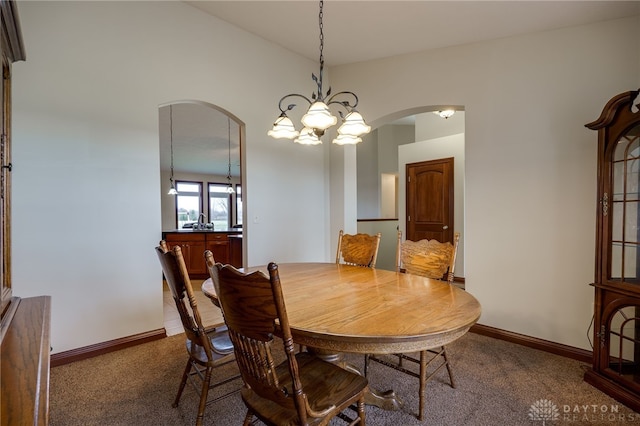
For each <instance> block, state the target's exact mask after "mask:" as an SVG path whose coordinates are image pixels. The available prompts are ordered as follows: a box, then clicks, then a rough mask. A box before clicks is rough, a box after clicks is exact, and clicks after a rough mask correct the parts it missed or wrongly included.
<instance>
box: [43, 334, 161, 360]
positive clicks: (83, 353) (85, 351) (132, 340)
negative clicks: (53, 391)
mask: <svg viewBox="0 0 640 426" xmlns="http://www.w3.org/2000/svg"><path fill="white" fill-rule="evenodd" d="M165 337H167V331H166V330H165V329H164V328H160V329H157V330H151V331H147V332H146V333H140V334H134V335H133V336H128V337H122V338H120V339H115V340H109V341H107V342H102V343H96V344H95V345H89V346H85V347H83V348H77V349H72V350H70V351H65V352H59V353H57V354H53V355H51V367H57V366H59V365H64V364H69V363H71V362H75V361H80V360H83V359H87V358H92V357H94V356H98V355H103V354H106V353H109V352H114V351H118V350H120V349H125V348H128V347H131V346H136V345H140V344H142V343H147V342H152V341H154V340H159V339H163V338H165Z"/></svg>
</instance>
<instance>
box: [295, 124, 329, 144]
mask: <svg viewBox="0 0 640 426" xmlns="http://www.w3.org/2000/svg"><path fill="white" fill-rule="evenodd" d="M293 141H294V142H296V143H299V144H301V145H318V144H320V143H322V141H321V140H320V138H319V137H318V135H316V134H315V132H314V131H313V129H310V128H309V127H305V128H304V129H302V130H301V131H300V136H298V137H297V138H296V139H294V140H293Z"/></svg>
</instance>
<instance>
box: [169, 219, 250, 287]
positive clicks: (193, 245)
mask: <svg viewBox="0 0 640 426" xmlns="http://www.w3.org/2000/svg"><path fill="white" fill-rule="evenodd" d="M162 238H163V239H164V240H165V241H166V242H167V245H168V246H169V248H171V247H173V246H176V245H179V246H180V248H181V249H182V255H183V256H184V261H185V263H186V264H187V269H188V270H189V277H191V278H192V279H201V278H209V273H208V272H207V266H206V264H205V261H204V251H205V250H211V252H212V253H213V257H214V259H215V260H216V262H220V263H229V264H231V265H233V266H235V267H236V268H241V267H242V231H239V230H229V231H208V230H202V231H191V230H189V231H169V232H163V233H162Z"/></svg>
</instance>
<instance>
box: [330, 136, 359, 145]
mask: <svg viewBox="0 0 640 426" xmlns="http://www.w3.org/2000/svg"><path fill="white" fill-rule="evenodd" d="M360 142H362V139H361V138H359V137H357V136H354V135H338V136H337V137H336V138H335V139H334V140H333V143H335V144H336V145H355V144H357V143H360Z"/></svg>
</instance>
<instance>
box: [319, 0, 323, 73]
mask: <svg viewBox="0 0 640 426" xmlns="http://www.w3.org/2000/svg"><path fill="white" fill-rule="evenodd" d="M323 6H324V0H320V13H319V14H318V20H319V27H320V69H322V67H323V65H324V54H323V50H324V31H323V29H324V24H323V23H322V18H323V12H322V9H323ZM320 74H322V72H320Z"/></svg>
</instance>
